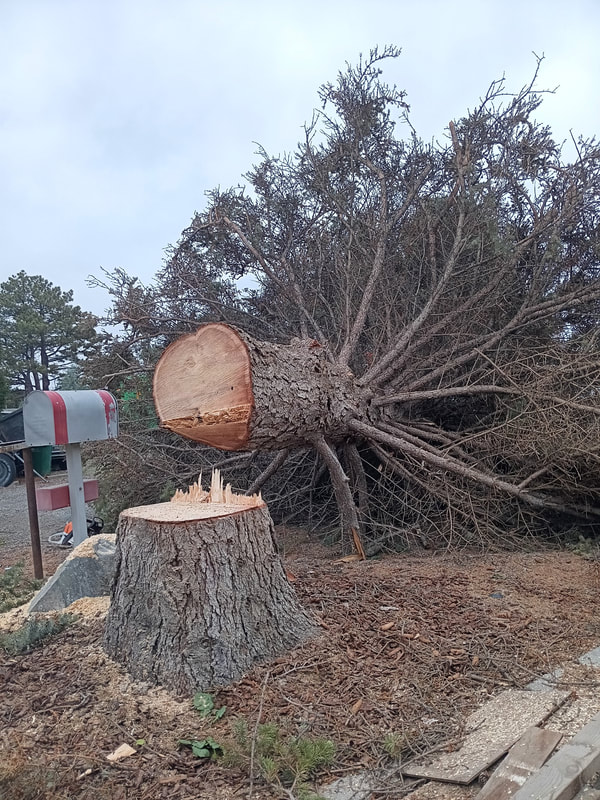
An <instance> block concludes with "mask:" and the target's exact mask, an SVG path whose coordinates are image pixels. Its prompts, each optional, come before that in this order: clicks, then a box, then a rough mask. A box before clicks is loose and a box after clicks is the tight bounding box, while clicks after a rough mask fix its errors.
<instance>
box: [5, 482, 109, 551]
mask: <svg viewBox="0 0 600 800" xmlns="http://www.w3.org/2000/svg"><path fill="white" fill-rule="evenodd" d="M67 482H68V478H67V473H66V472H53V473H52V474H51V475H49V476H48V478H47V480H46V481H42V480H41V479H40V478H36V481H35V485H36V488H37V487H40V486H51V485H55V484H60V483H67ZM87 510H88V513H89V514H92V515H93V514H94V509H93V505H91V504H88V506H87ZM70 516H71V509H70V508H69V507H67V508H59V509H58V510H56V511H39V512H38V519H39V524H40V539H41V542H42V555H44V554H45V553H50V552H56V551H57V550H58V551H59V552H61V553H64V552H65V551H61V550H59V549H58V548H56V547H54V546H52V545H49V544H48V537H49V536H50V534H52V533H57V532H58V531H62V529H63V528H64V527H65V523H66V522H67V520H69V519H70ZM30 547H31V538H30V533H29V515H28V512H27V491H26V489H25V480H24V479H23V478H19V480H16V481H14V483H11V485H10V486H5V487H0V567H7V566H12V565H13V564H14V563H15V562H16V561H19V560H22V559H23V555H24V554H26V553H27V551H28V550H29V549H30Z"/></svg>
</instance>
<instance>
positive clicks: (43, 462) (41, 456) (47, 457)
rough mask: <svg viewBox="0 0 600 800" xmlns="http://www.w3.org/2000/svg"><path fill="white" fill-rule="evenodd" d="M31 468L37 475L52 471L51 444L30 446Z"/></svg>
mask: <svg viewBox="0 0 600 800" xmlns="http://www.w3.org/2000/svg"><path fill="white" fill-rule="evenodd" d="M31 454H32V460H33V468H34V470H35V471H36V472H37V473H38V474H39V475H50V472H51V471H52V445H51V444H47V445H44V446H43V447H32V448H31Z"/></svg>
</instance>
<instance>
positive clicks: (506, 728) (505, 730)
mask: <svg viewBox="0 0 600 800" xmlns="http://www.w3.org/2000/svg"><path fill="white" fill-rule="evenodd" d="M567 697H568V692H559V691H549V692H529V691H527V690H524V689H509V690H507V691H506V692H502V694H499V695H497V696H496V697H494V698H492V699H491V700H490V701H489V702H487V703H486V704H485V705H483V706H482V707H481V708H479V709H477V711H474V712H473V713H472V714H471V715H470V716H469V718H468V719H467V723H466V727H465V733H466V738H465V739H464V741H463V743H462V745H461V747H460V749H459V750H456V751H454V752H452V753H443V754H442V755H440V756H436V757H434V758H432V759H430V760H428V761H427V762H426V763H422V764H410V765H408V766H407V767H406V768H404V769H403V770H402V772H403V773H404V775H407V776H408V777H411V778H429V779H431V780H436V781H445V782H448V783H461V784H468V783H471V781H473V780H475V778H476V777H477V776H478V775H479V773H480V772H483V770H484V769H487V768H488V767H489V766H491V765H492V764H494V763H495V762H496V761H498V759H499V758H502V756H503V755H504V754H505V753H506V751H507V750H508V749H509V748H510V747H512V745H513V744H514V743H515V742H516V741H517V740H518V739H520V737H521V736H522V735H523V734H524V733H525V731H526V730H527V728H530V727H532V726H534V725H538V724H539V723H540V722H543V721H544V720H545V719H547V717H549V716H550V714H552V713H553V711H555V710H556V709H557V708H558V707H559V706H561V705H562V704H563V703H564V702H565V700H566V699H567Z"/></svg>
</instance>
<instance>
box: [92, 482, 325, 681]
mask: <svg viewBox="0 0 600 800" xmlns="http://www.w3.org/2000/svg"><path fill="white" fill-rule="evenodd" d="M214 483H215V482H214V480H213V487H214ZM219 491H220V490H219V487H218V485H217V492H216V493H215V492H214V491H213V492H211V493H210V494H208V495H207V493H206V492H202V490H201V488H199V487H196V494H195V497H192V499H190V496H191V495H190V494H188V495H183V496H182V495H180V496H179V497H178V498H177V499H176V502H170V503H160V504H157V505H151V506H139V507H137V508H130V509H128V510H127V511H124V512H122V514H121V516H120V519H119V526H118V529H117V570H116V577H115V581H114V584H113V590H112V597H111V605H110V610H109V613H108V616H107V621H106V632H105V639H104V644H105V648H106V651H107V652H108V654H109V655H110V656H111V657H112V658H113V659H114V660H116V661H118V662H120V663H122V664H124V666H125V667H126V669H127V670H128V671H129V672H130V673H131V675H133V676H134V677H135V678H137V679H140V680H146V681H150V682H151V683H158V684H161V685H162V686H164V687H165V688H167V689H169V690H171V691H173V692H175V693H176V694H178V695H181V694H190V693H193V692H195V691H207V690H210V689H212V688H215V687H218V686H224V685H227V684H229V683H231V682H233V681H235V680H238V679H239V678H241V677H242V675H244V674H245V673H246V672H248V671H249V670H250V669H251V668H252V666H253V665H254V664H255V663H256V662H260V661H264V660H268V659H271V658H274V657H276V656H277V655H280V654H281V653H283V652H285V651H286V650H289V649H290V648H292V647H294V646H296V645H297V644H299V643H300V642H302V641H303V640H305V639H307V638H308V637H310V636H311V635H313V634H314V633H315V632H316V629H315V627H314V625H313V623H312V621H311V620H310V618H309V616H308V615H307V613H306V612H305V611H304V610H303V609H302V607H301V606H300V605H299V603H298V600H297V598H296V595H295V593H294V590H293V589H292V587H291V585H290V584H289V582H288V580H287V578H286V575H285V572H284V569H283V566H282V563H281V559H280V558H279V556H278V554H277V552H276V550H275V546H274V540H273V523H272V521H271V517H270V515H269V512H268V509H267V507H266V505H265V504H264V502H263V501H262V500H261V499H260V496H259V497H258V498H256V497H254V498H248V497H236V496H234V495H232V493H231V491H230V490H229V491H227V490H226V491H225V492H221V494H220V495H219V494H218V492H219ZM191 494H192V495H193V493H191ZM215 494H217V496H216V498H215ZM211 495H212V497H211ZM213 498H215V499H216V502H215V499H213ZM253 501H254V502H253ZM240 503H242V504H240Z"/></svg>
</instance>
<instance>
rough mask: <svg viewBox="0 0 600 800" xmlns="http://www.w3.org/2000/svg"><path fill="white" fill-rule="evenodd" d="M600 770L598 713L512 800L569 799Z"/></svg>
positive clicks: (599, 719) (599, 718) (599, 721)
mask: <svg viewBox="0 0 600 800" xmlns="http://www.w3.org/2000/svg"><path fill="white" fill-rule="evenodd" d="M598 769H600V714H596V716H595V717H593V718H592V720H591V721H590V722H588V724H587V725H586V726H585V727H584V728H582V729H581V730H580V731H579V733H577V734H576V735H575V736H574V737H573V738H572V739H571V741H570V742H567V743H566V744H565V745H563V746H562V747H561V748H560V750H559V751H558V752H557V753H556V754H555V755H553V756H552V758H551V759H550V760H549V761H548V762H547V763H546V764H544V766H543V767H542V768H541V769H540V771H539V772H536V774H535V775H532V776H531V778H529V780H528V781H526V782H525V784H524V785H523V786H522V787H521V788H520V789H519V791H518V792H516V794H514V795H513V800H572V798H573V797H575V795H576V794H577V792H578V791H579V790H580V789H581V788H582V786H583V785H584V783H585V782H586V781H587V780H589V779H590V778H591V777H592V775H593V774H594V773H595V772H597V771H598Z"/></svg>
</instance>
